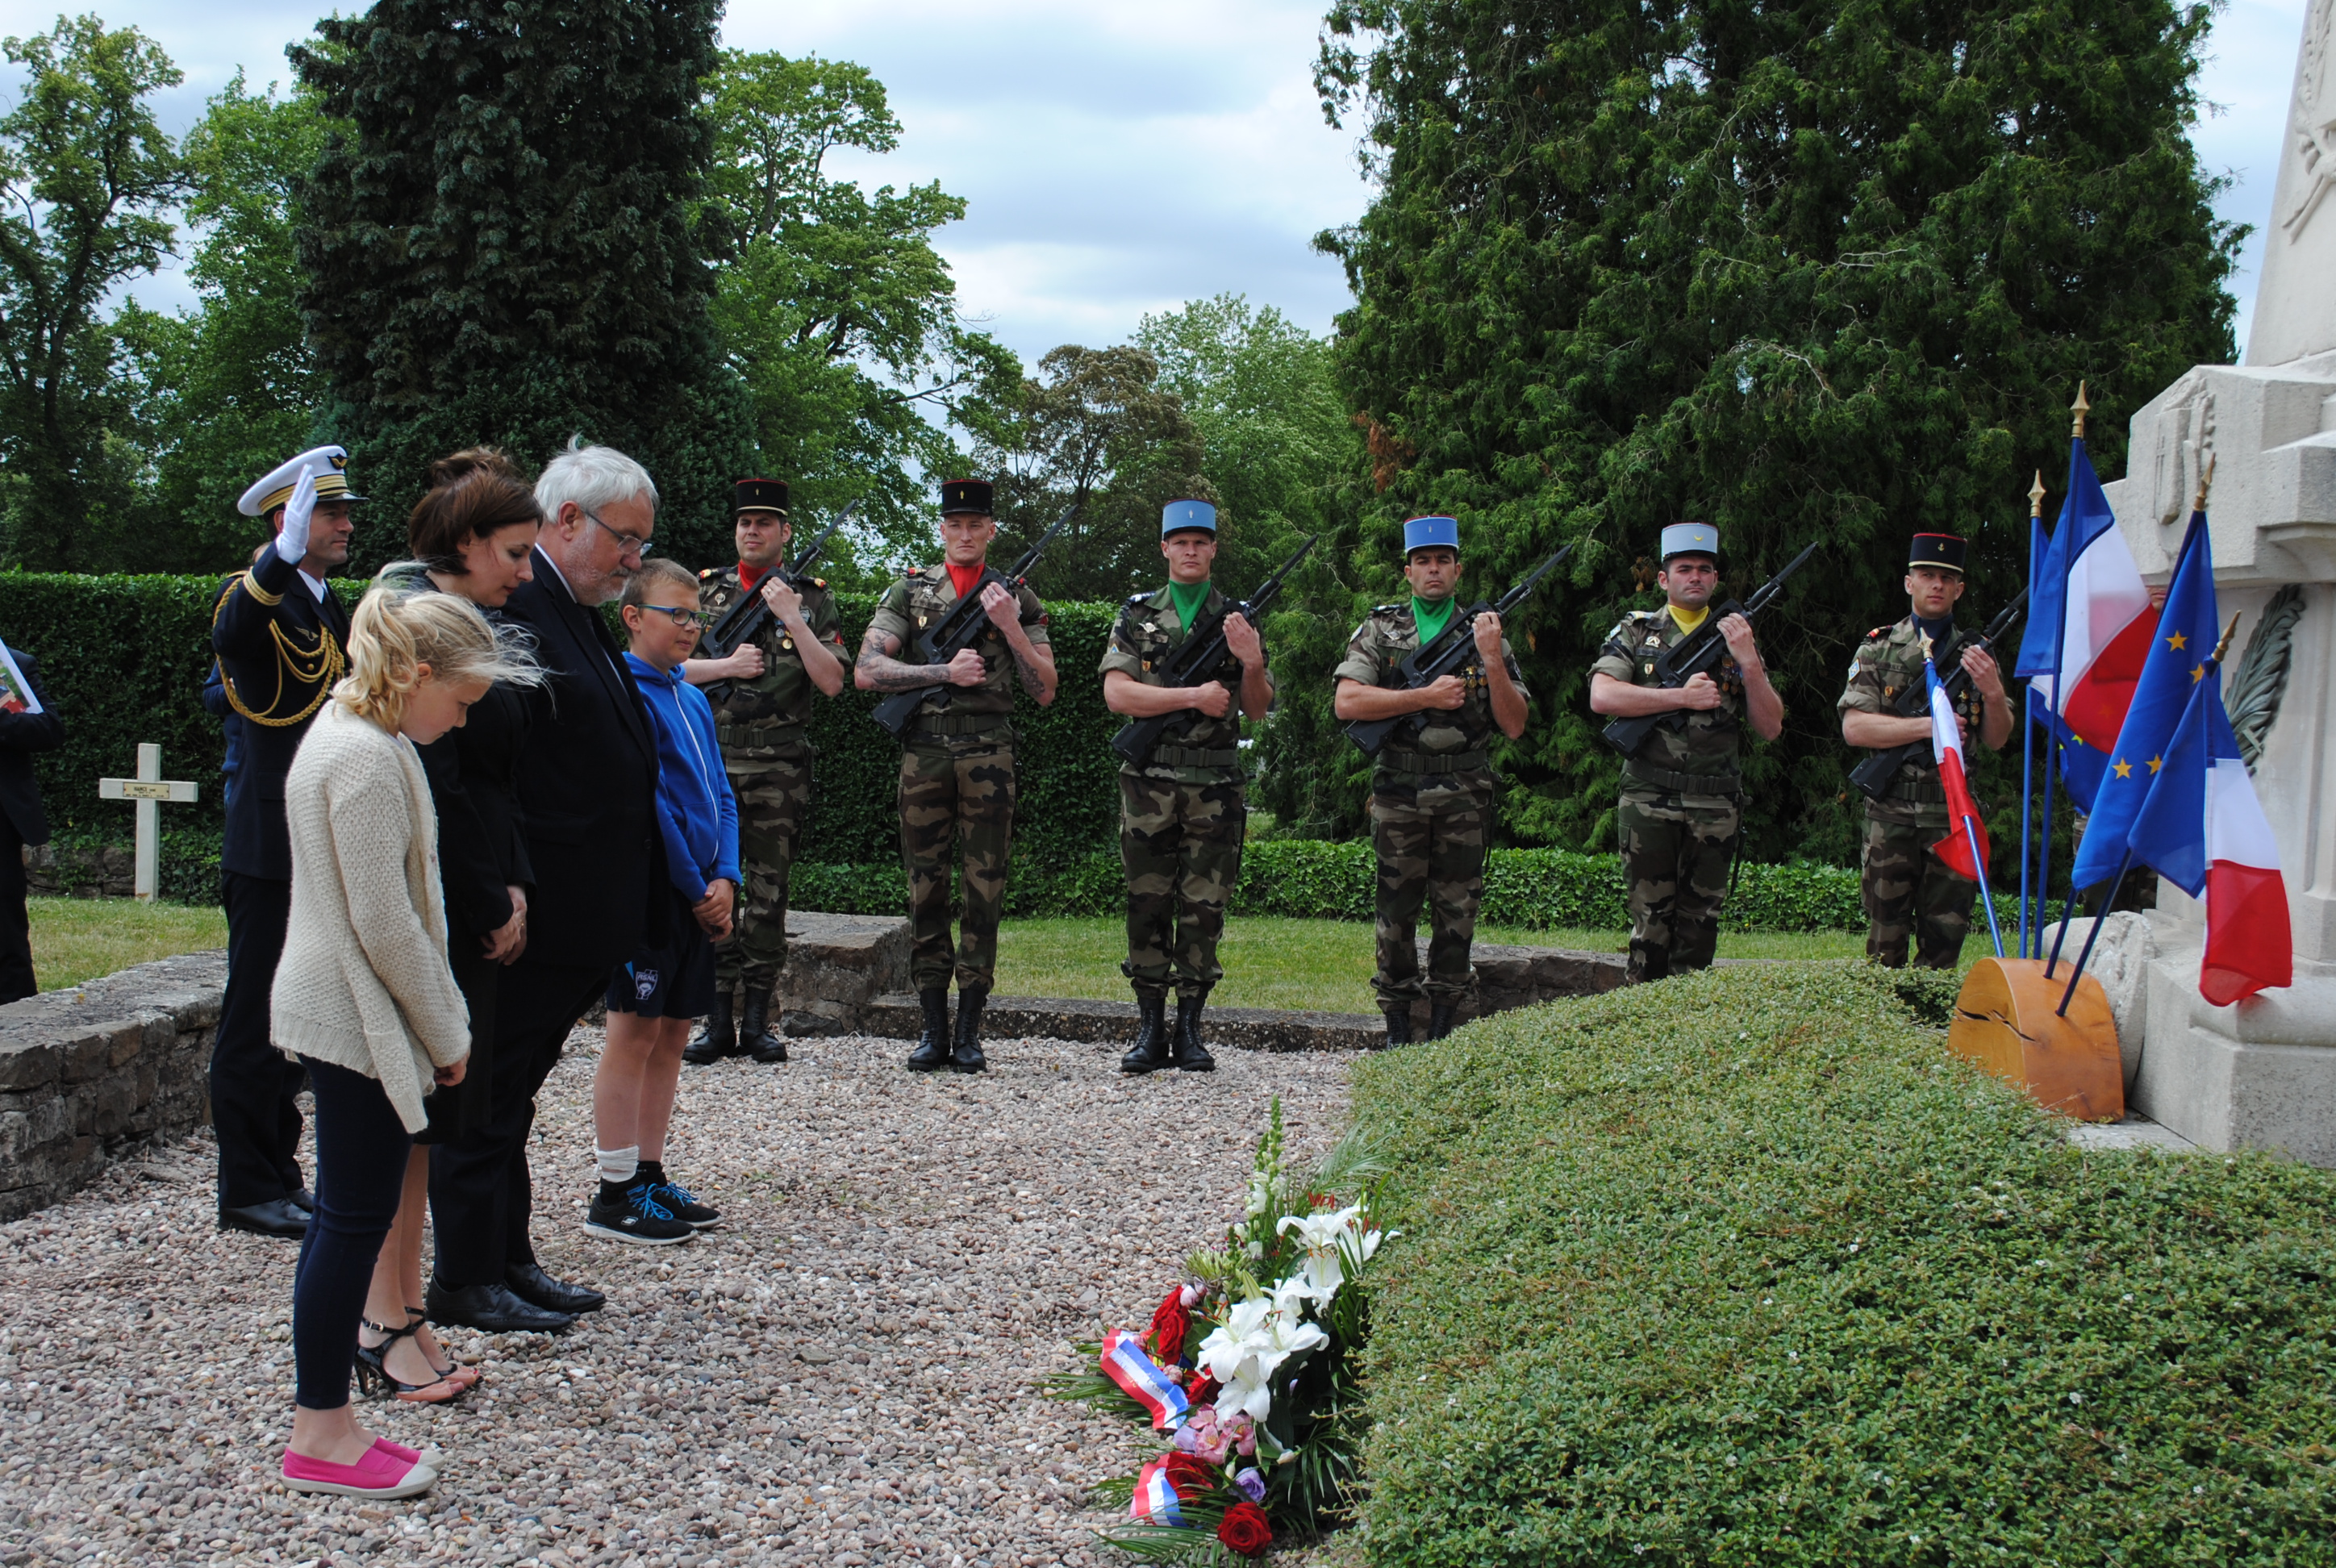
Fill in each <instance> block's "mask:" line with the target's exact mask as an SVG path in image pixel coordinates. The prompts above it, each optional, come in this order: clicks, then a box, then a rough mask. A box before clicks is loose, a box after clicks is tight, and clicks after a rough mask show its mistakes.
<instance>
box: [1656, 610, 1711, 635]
mask: <svg viewBox="0 0 2336 1568" xmlns="http://www.w3.org/2000/svg"><path fill="white" fill-rule="evenodd" d="M1663 608H1664V609H1668V610H1669V611H1670V612H1671V619H1672V620H1674V621H1676V622H1677V623H1678V624H1679V630H1680V631H1681V632H1690V631H1693V630H1694V629H1695V628H1697V627H1699V626H1701V625H1702V624H1703V623H1704V621H1705V620H1706V619H1707V618H1709V616H1710V614H1711V607H1710V606H1709V605H1708V604H1707V605H1705V606H1704V607H1703V608H1702V609H1699V610H1697V611H1696V612H1695V613H1694V614H1693V615H1689V614H1688V612H1687V611H1685V610H1683V609H1680V608H1679V606H1677V605H1675V604H1670V605H1665V606H1664V607H1663Z"/></svg>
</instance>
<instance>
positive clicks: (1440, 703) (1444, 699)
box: [1419, 675, 1468, 708]
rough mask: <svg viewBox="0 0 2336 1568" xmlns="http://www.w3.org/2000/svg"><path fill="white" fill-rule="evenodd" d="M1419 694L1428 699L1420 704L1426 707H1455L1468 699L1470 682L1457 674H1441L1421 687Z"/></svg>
mask: <svg viewBox="0 0 2336 1568" xmlns="http://www.w3.org/2000/svg"><path fill="white" fill-rule="evenodd" d="M1419 695H1420V696H1423V697H1425V698H1426V699H1427V700H1426V701H1425V702H1423V703H1422V704H1421V705H1420V706H1422V707H1424V708H1428V707H1441V708H1455V707H1458V706H1460V705H1461V704H1463V703H1465V702H1466V701H1467V700H1468V683H1467V682H1466V681H1465V680H1462V679H1461V678H1460V677H1458V676H1456V675H1440V676H1437V677H1436V678H1435V679H1434V680H1432V681H1429V682H1428V683H1427V684H1426V686H1424V687H1420V688H1419Z"/></svg>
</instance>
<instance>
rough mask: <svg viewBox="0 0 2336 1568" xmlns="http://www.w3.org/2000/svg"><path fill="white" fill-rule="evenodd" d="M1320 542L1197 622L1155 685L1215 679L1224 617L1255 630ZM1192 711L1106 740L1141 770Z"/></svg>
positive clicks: (1144, 722) (1147, 721)
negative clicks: (1234, 601)
mask: <svg viewBox="0 0 2336 1568" xmlns="http://www.w3.org/2000/svg"><path fill="white" fill-rule="evenodd" d="M1320 537H1321V535H1319V534H1313V535H1309V537H1308V538H1307V541H1306V542H1305V543H1304V544H1301V545H1299V547H1298V553H1297V554H1296V555H1293V556H1291V557H1290V559H1289V560H1285V561H1283V562H1282V563H1281V570H1280V571H1277V572H1275V573H1274V574H1273V575H1272V576H1271V577H1269V578H1267V579H1265V581H1264V582H1263V583H1261V584H1260V585H1259V587H1258V590H1257V591H1256V592H1255V593H1253V594H1251V595H1250V596H1249V597H1248V598H1247V599H1242V600H1241V602H1239V603H1238V604H1233V605H1229V606H1227V607H1226V609H1224V610H1223V612H1222V613H1221V614H1219V615H1215V616H1212V617H1210V618H1207V619H1205V620H1202V622H1200V623H1199V624H1198V625H1196V626H1194V627H1193V628H1192V630H1191V631H1189V632H1187V633H1186V634H1185V637H1184V640H1183V642H1181V643H1179V644H1177V646H1176V650H1175V651H1174V652H1173V653H1172V654H1170V655H1169V656H1168V657H1166V658H1164V659H1163V660H1161V661H1160V668H1159V671H1158V674H1159V675H1160V676H1161V677H1162V679H1161V682H1160V684H1161V685H1163V686H1168V687H1179V688H1183V689H1190V688H1191V687H1196V686H1202V685H1205V684H1206V683H1207V681H1208V680H1209V678H1210V677H1211V676H1212V675H1213V674H1215V672H1216V669H1217V667H1218V666H1220V665H1222V664H1223V663H1224V661H1225V620H1226V618H1227V617H1229V616H1236V615H1237V616H1240V617H1241V618H1242V619H1244V620H1246V621H1248V622H1249V623H1250V625H1251V627H1259V626H1260V618H1262V617H1263V616H1264V614H1265V612H1266V611H1267V610H1269V609H1272V608H1273V601H1274V600H1275V599H1279V598H1280V597H1281V584H1282V579H1285V578H1287V577H1288V576H1289V575H1290V573H1291V572H1293V571H1295V570H1298V563H1299V561H1301V560H1305V559H1306V552H1307V551H1308V550H1312V549H1313V548H1314V541H1315V540H1317V539H1319V538H1320ZM1195 711H1196V710H1194V709H1192V708H1182V709H1179V710H1177V711H1176V712H1173V713H1162V714H1154V715H1153V716H1151V717H1150V718H1139V719H1136V720H1134V721H1133V722H1131V723H1130V724H1128V725H1127V726H1126V727H1124V728H1123V729H1122V730H1121V731H1120V732H1119V733H1118V734H1117V735H1114V736H1112V737H1111V749H1112V750H1114V751H1115V752H1117V753H1118V754H1119V755H1121V756H1123V757H1125V758H1126V759H1127V760H1128V761H1129V762H1131V763H1133V764H1134V765H1136V766H1137V767H1142V766H1143V765H1144V762H1145V760H1146V759H1148V758H1149V757H1150V756H1151V755H1152V748H1153V747H1154V746H1156V745H1159V744H1160V741H1161V738H1162V737H1163V735H1166V734H1167V732H1168V731H1169V730H1170V729H1171V728H1173V729H1174V730H1175V731H1176V732H1177V733H1178V734H1179V735H1181V734H1183V732H1184V731H1185V730H1186V729H1189V728H1190V727H1191V726H1192V715H1193V713H1194V712H1195Z"/></svg>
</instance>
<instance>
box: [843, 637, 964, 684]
mask: <svg viewBox="0 0 2336 1568" xmlns="http://www.w3.org/2000/svg"><path fill="white" fill-rule="evenodd" d="M899 653H900V638H897V637H894V636H893V635H892V634H891V632H888V631H879V630H877V629H876V628H873V627H871V628H869V630H868V635H867V637H866V638H863V639H861V644H860V657H859V659H858V661H857V662H855V663H854V664H853V665H852V685H853V686H855V687H859V688H860V689H861V691H916V690H919V689H920V688H922V687H929V686H940V685H942V684H944V683H946V684H948V685H950V686H979V685H980V684H981V678H982V669H981V656H980V655H979V654H978V653H976V652H974V651H973V650H972V649H971V648H962V649H959V652H958V656H957V657H955V658H953V659H951V660H949V663H947V664H903V663H902V662H901V661H900V659H899V658H898V657H894V656H896V655H897V654H899Z"/></svg>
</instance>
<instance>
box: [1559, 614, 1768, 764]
mask: <svg viewBox="0 0 2336 1568" xmlns="http://www.w3.org/2000/svg"><path fill="white" fill-rule="evenodd" d="M1710 613H1711V614H1713V615H1718V613H1719V612H1718V609H1713V610H1712V611H1711V612H1710ZM1698 629H1700V628H1698ZM1690 635H1692V634H1690V633H1689V632H1684V631H1681V630H1680V629H1679V622H1678V621H1676V620H1674V619H1673V618H1671V612H1670V609H1669V606H1662V607H1659V608H1657V609H1634V610H1632V611H1630V614H1628V615H1626V616H1624V617H1623V618H1621V620H1620V621H1617V622H1616V623H1615V626H1614V629H1613V630H1612V631H1610V632H1608V633H1607V634H1606V646H1605V647H1604V648H1601V649H1600V650H1599V654H1598V659H1597V662H1596V663H1594V664H1592V665H1591V667H1590V673H1591V674H1592V675H1603V676H1611V677H1613V678H1614V679H1616V680H1619V681H1624V682H1627V683H1628V684H1630V685H1631V686H1653V685H1655V684H1656V679H1655V658H1656V656H1657V655H1659V654H1660V653H1661V652H1662V651H1663V650H1664V649H1666V648H1676V647H1678V646H1679V644H1680V643H1682V642H1685V641H1686V640H1687V639H1688V638H1689V636H1690ZM1711 678H1712V680H1713V682H1714V683H1715V684H1717V685H1718V687H1719V706H1718V707H1716V708H1713V709H1711V710H1710V711H1708V712H1705V713H1698V712H1696V711H1694V710H1692V709H1682V710H1679V713H1680V716H1682V717H1683V718H1685V719H1686V720H1687V722H1686V724H1685V725H1683V726H1680V727H1679V728H1676V729H1674V728H1673V727H1672V726H1669V725H1668V724H1659V725H1657V726H1654V728H1653V729H1652V730H1650V732H1649V733H1648V735H1647V744H1646V745H1643V746H1640V748H1639V755H1636V756H1634V757H1631V758H1630V760H1628V761H1627V762H1625V763H1624V764H1623V765H1622V787H1623V788H1624V789H1630V788H1633V787H1636V788H1639V789H1655V790H1660V791H1662V792H1663V793H1665V794H1695V793H1697V792H1696V791H1695V790H1693V789H1689V788H1685V787H1683V786H1682V785H1680V784H1677V783H1674V782H1672V781H1674V780H1677V779H1681V778H1689V779H1698V780H1700V779H1709V780H1711V781H1712V784H1713V787H1712V789H1711V791H1710V793H1712V794H1735V793H1736V792H1737V789H1738V788H1739V787H1740V785H1739V783H1738V780H1739V778H1740V775H1741V771H1742V768H1743V751H1744V737H1745V735H1747V733H1748V732H1747V729H1746V727H1745V724H1744V671H1743V670H1742V668H1741V667H1738V666H1737V662H1736V659H1735V657H1734V656H1733V655H1729V654H1722V655H1721V656H1720V659H1719V664H1718V667H1716V668H1714V669H1713V671H1712V672H1711Z"/></svg>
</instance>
